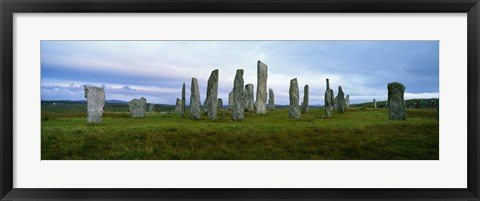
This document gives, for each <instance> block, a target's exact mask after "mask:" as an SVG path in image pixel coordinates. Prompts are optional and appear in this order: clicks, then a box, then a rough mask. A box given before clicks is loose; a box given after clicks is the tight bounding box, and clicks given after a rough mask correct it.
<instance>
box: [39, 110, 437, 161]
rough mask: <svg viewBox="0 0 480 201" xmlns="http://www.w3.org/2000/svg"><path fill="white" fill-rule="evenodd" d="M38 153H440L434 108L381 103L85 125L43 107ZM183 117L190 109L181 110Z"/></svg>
mask: <svg viewBox="0 0 480 201" xmlns="http://www.w3.org/2000/svg"><path fill="white" fill-rule="evenodd" d="M42 111H43V112H42V126H41V134H42V150H41V152H42V156H41V157H42V160H56V159H69V160H75V159H81V160H97V159H100V160H119V159H121V160H129V159H136V160H144V159H148V160H150V159H153V160H171V159H187V160H204V159H206V160H219V159H220V160H221V159H234V160H257V159H259V160H306V159H307V160H308V159H312V160H390V159H399V160H403V159H406V160H417V159H420V160H438V159H439V147H438V144H439V137H438V133H439V132H438V131H439V125H438V120H437V111H436V110H428V109H408V110H407V115H408V120H406V121H393V120H389V119H388V111H387V110H386V109H372V108H351V109H349V110H347V111H346V112H345V113H343V114H339V113H334V114H333V116H332V118H329V119H326V118H324V117H323V114H324V113H323V109H319V108H315V109H311V110H310V112H309V113H308V114H302V117H301V119H297V120H293V119H288V110H287V109H279V110H276V111H273V112H268V113H267V114H266V115H256V114H251V113H246V116H245V120H244V121H240V122H234V121H232V120H231V113H230V112H220V114H219V115H218V117H219V118H218V120H215V121H210V120H208V119H207V116H206V115H203V116H202V120H198V121H194V120H190V119H188V118H187V119H182V118H181V116H180V115H177V114H173V113H147V115H146V117H145V118H141V119H133V118H131V117H130V115H129V113H128V112H108V110H106V111H107V112H106V113H104V117H103V123H102V124H101V125H97V126H91V125H87V124H86V112H84V111H83V112H53V111H51V110H49V109H45V110H42ZM187 116H188V115H187Z"/></svg>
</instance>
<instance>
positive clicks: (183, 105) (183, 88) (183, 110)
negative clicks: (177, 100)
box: [180, 82, 186, 118]
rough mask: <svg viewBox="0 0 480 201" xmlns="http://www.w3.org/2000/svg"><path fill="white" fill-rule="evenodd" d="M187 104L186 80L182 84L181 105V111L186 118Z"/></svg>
mask: <svg viewBox="0 0 480 201" xmlns="http://www.w3.org/2000/svg"><path fill="white" fill-rule="evenodd" d="M185 104H186V98H185V82H184V83H183V86H182V104H181V105H180V112H181V113H182V118H185V115H186V109H185V108H186V107H185Z"/></svg>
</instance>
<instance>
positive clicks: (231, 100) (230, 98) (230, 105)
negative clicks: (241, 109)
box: [228, 91, 233, 109]
mask: <svg viewBox="0 0 480 201" xmlns="http://www.w3.org/2000/svg"><path fill="white" fill-rule="evenodd" d="M228 108H229V109H233V91H231V92H230V93H228Z"/></svg>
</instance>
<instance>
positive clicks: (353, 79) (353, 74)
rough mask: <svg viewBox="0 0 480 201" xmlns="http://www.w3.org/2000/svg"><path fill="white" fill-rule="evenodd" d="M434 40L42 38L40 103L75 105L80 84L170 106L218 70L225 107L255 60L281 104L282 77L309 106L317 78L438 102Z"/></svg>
mask: <svg viewBox="0 0 480 201" xmlns="http://www.w3.org/2000/svg"><path fill="white" fill-rule="evenodd" d="M438 48H439V44H438V41H42V42H41V76H42V77H41V96H42V100H83V99H84V94H83V93H84V91H83V85H96V86H104V87H105V91H106V97H107V99H108V100H113V99H115V100H123V101H129V100H131V99H133V98H140V97H142V96H143V97H145V98H147V102H151V103H163V104H175V99H176V98H177V97H178V98H181V89H182V88H181V87H182V83H183V82H185V84H186V88H187V103H188V102H189V99H190V85H191V78H192V77H195V78H197V79H198V81H199V85H200V96H201V99H202V100H203V99H204V98H205V94H206V86H207V80H208V77H209V76H210V73H211V71H212V70H214V69H219V98H222V99H223V100H224V103H228V93H229V92H230V91H231V90H232V88H233V78H234V76H235V72H236V69H244V81H245V84H248V83H252V84H254V86H255V88H254V91H256V85H257V66H256V65H257V61H258V60H261V61H262V62H263V63H265V64H267V65H268V81H267V89H268V88H272V89H273V90H274V93H275V101H276V104H288V89H289V84H290V80H291V79H293V78H297V79H298V83H299V88H300V94H301V96H303V87H304V85H306V84H308V85H309V87H310V103H311V104H312V105H323V94H324V92H325V88H326V84H325V79H326V78H329V79H330V86H331V87H332V88H333V89H334V92H335V94H336V93H337V92H338V86H342V88H343V91H344V93H345V94H349V95H350V102H351V103H361V102H367V101H372V99H373V98H376V99H377V100H386V99H387V84H388V83H389V82H393V81H397V82H401V83H403V84H404V85H405V86H406V90H405V98H406V99H411V98H433V97H435V98H438V91H439V88H438V86H439V81H438V80H439V79H438V77H439V74H438V71H439V67H438V62H439V58H438V56H439V49H438Z"/></svg>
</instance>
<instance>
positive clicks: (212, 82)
mask: <svg viewBox="0 0 480 201" xmlns="http://www.w3.org/2000/svg"><path fill="white" fill-rule="evenodd" d="M217 102H218V69H215V70H214V71H212V73H211V74H210V77H209V78H208V83H207V98H206V99H205V104H204V107H205V109H206V112H207V115H208V119H210V120H214V119H217Z"/></svg>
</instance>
